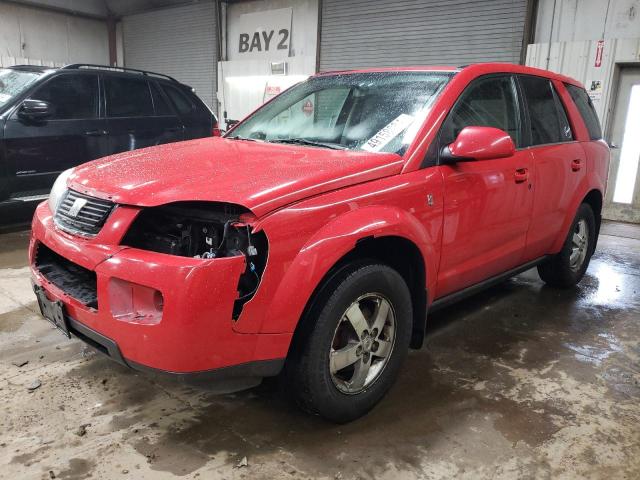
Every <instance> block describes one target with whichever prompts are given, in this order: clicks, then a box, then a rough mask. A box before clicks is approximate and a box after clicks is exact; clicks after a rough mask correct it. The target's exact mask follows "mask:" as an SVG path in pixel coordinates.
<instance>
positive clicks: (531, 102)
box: [520, 75, 573, 145]
mask: <svg viewBox="0 0 640 480" xmlns="http://www.w3.org/2000/svg"><path fill="white" fill-rule="evenodd" d="M520 85H521V86H522V90H523V94H524V97H525V99H526V102H527V106H528V109H529V121H530V125H531V144H532V145H544V144H548V143H560V142H569V141H571V140H573V132H572V131H571V126H570V125H569V120H568V119H567V113H566V112H565V110H564V106H563V105H562V102H561V101H560V98H558V94H557V93H556V92H555V89H554V88H553V85H552V83H551V81H550V80H549V79H547V78H542V77H533V76H530V75H521V76H520Z"/></svg>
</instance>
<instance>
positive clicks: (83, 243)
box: [29, 203, 291, 379]
mask: <svg viewBox="0 0 640 480" xmlns="http://www.w3.org/2000/svg"><path fill="white" fill-rule="evenodd" d="M103 240H104V237H103V238H100V237H96V238H95V239H90V240H88V239H82V238H77V237H74V236H72V235H69V234H67V233H65V232H62V231H60V230H59V229H58V228H57V227H55V226H54V224H53V219H52V216H51V213H50V211H49V209H48V206H47V205H46V203H43V204H41V205H40V206H39V207H38V209H37V210H36V213H35V216H34V220H33V224H32V237H31V243H30V248H29V258H30V265H31V269H32V276H33V282H34V284H35V285H36V286H37V287H40V288H42V289H43V292H42V294H43V295H45V296H46V298H47V299H48V300H50V301H52V302H55V301H60V302H61V303H62V307H63V308H62V309H63V312H64V315H65V318H66V320H67V323H66V324H67V325H68V330H69V333H71V334H72V335H75V336H77V337H78V338H80V339H81V340H84V341H85V342H87V343H89V344H91V345H92V346H94V347H95V348H96V349H98V350H99V351H101V352H102V353H104V354H106V355H108V356H109V357H110V358H112V359H113V360H115V361H118V362H119V363H122V364H124V365H127V366H130V367H133V368H137V369H140V370H152V371H160V372H166V373H171V374H174V375H177V376H179V377H181V378H193V379H203V378H214V379H215V378H228V377H264V376H271V375H276V374H277V373H278V372H279V371H280V369H281V368H282V365H283V363H284V357H285V356H286V353H287V350H288V346H289V342H290V340H291V334H287V333H285V334H244V333H237V332H235V331H234V329H233V324H234V320H233V307H234V301H235V300H236V299H237V298H238V291H237V285H238V278H239V277H240V275H241V274H242V273H243V271H244V270H245V268H246V265H245V259H244V258H243V257H242V256H235V257H225V258H215V259H202V258H189V257H179V256H172V255H167V254H161V253H155V252H150V251H146V250H141V249H136V248H129V247H123V246H121V245H115V246H113V245H108V244H105V243H102V242H101V241H103Z"/></svg>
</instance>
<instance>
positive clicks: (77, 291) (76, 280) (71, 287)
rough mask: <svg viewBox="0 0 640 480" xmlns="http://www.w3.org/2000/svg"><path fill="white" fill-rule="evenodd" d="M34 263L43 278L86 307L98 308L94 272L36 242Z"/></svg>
mask: <svg viewBox="0 0 640 480" xmlns="http://www.w3.org/2000/svg"><path fill="white" fill-rule="evenodd" d="M35 264H36V268H37V269H38V271H39V272H40V273H41V274H42V276H43V277H44V278H46V279H47V280H49V281H50V282H51V283H53V284H54V285H55V286H56V287H58V288H59V289H60V290H62V291H63V292H65V293H66V294H67V295H69V296H71V297H73V298H75V299H76V300H78V301H79V302H82V303H83V304H85V305H86V306H88V307H91V308H98V286H97V285H98V284H97V280H96V273H95V272H92V271H91V270H87V269H86V268H84V267H81V266H80V265H78V264H75V263H73V262H72V261H70V260H67V259H66V258H64V257H62V256H60V255H58V254H57V253H56V252H54V251H53V250H51V249H50V248H48V247H47V246H46V245H43V244H42V243H40V244H38V247H37V250H36V257H35Z"/></svg>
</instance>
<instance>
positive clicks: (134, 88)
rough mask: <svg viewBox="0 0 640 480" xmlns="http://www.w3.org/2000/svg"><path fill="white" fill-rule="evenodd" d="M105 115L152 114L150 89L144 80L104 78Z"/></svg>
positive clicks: (143, 115) (141, 115)
mask: <svg viewBox="0 0 640 480" xmlns="http://www.w3.org/2000/svg"><path fill="white" fill-rule="evenodd" d="M104 86H105V91H106V97H107V116H109V117H146V116H152V115H153V102H152V101H151V91H150V90H149V84H148V83H147V81H146V80H144V79H141V78H126V77H112V76H107V77H105V79H104Z"/></svg>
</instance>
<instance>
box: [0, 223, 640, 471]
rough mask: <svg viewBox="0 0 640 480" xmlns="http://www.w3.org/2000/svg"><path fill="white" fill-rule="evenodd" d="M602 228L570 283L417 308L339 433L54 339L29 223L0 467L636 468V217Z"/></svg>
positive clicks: (3, 303)
mask: <svg viewBox="0 0 640 480" xmlns="http://www.w3.org/2000/svg"><path fill="white" fill-rule="evenodd" d="M603 233H604V234H603V235H602V236H601V238H600V243H599V245H598V250H597V252H596V255H595V257H594V258H593V260H592V263H591V266H590V268H589V271H588V272H587V275H586V277H585V279H584V280H583V281H582V283H581V284H580V286H579V287H578V288H576V289H575V290H569V291H556V290H553V289H550V288H547V287H545V286H544V285H543V284H542V282H541V281H540V280H539V278H538V276H537V274H536V273H535V271H530V272H526V273H524V274H522V275H520V276H518V277H516V278H515V279H513V280H510V281H508V282H506V283H504V284H503V285H500V286H498V287H496V288H493V289H492V290H489V291H487V292H484V293H482V294H479V295H478V296H476V297H474V298H472V299H470V300H467V301H465V302H464V303H461V304H458V305H457V306H453V307H451V308H449V309H447V310H445V311H441V312H439V313H438V314H437V315H433V316H432V317H431V324H430V330H429V337H428V342H427V348H425V349H423V350H421V351H417V352H412V353H411V355H410V356H409V359H408V361H407V363H406V365H405V368H404V370H403V374H402V376H401V378H400V379H399V381H398V383H397V384H396V386H395V388H393V389H392V391H391V392H390V394H389V395H388V396H387V397H386V398H385V400H384V401H383V402H382V403H381V404H380V405H379V406H378V407H377V408H376V409H375V410H374V411H373V412H371V413H370V414H369V415H368V416H367V417H365V418H363V419H361V420H359V421H356V422H353V423H352V424H349V425H344V426H335V425H330V424H326V423H323V422H322V421H321V420H319V419H317V418H312V417H307V416H305V415H304V414H301V413H299V412H298V411H296V410H294V409H292V408H291V407H289V406H288V405H287V404H286V402H284V401H283V400H281V398H280V397H279V396H278V394H277V393H276V391H275V390H274V389H273V388H272V387H270V386H264V385H263V386H261V387H258V388H257V389H254V390H251V391H247V392H243V393H239V394H235V395H226V396H215V395H213V394H212V393H210V392H204V391H197V390H192V389H189V388H185V387H181V386H179V385H175V384H173V383H167V382H166V381H160V380H156V379H151V378H148V377H145V376H144V375H140V374H136V373H133V372H131V371H128V370H126V369H124V368H121V367H119V366H118V365H115V364H113V363H112V362H110V361H109V360H107V359H105V358H102V357H101V356H99V355H98V354H95V353H92V352H91V351H89V350H87V349H85V348H83V346H82V345H81V343H80V342H78V341H77V340H73V341H69V340H66V339H65V338H63V337H62V336H61V335H60V334H59V333H58V332H56V331H54V330H53V329H52V328H50V327H49V325H48V323H46V322H45V321H44V320H42V319H41V318H40V317H39V315H38V314H37V313H36V303H35V302H34V298H33V295H32V293H31V290H30V287H29V280H28V277H29V273H28V270H27V267H25V265H26V257H25V249H26V245H27V238H28V234H27V233H12V234H5V235H2V236H0V404H1V405H2V416H1V418H0V477H1V478H11V479H16V478H35V479H39V478H50V476H51V478H53V476H55V478H63V479H80V478H87V477H93V478H136V479H144V478H153V479H162V478H175V477H176V476H183V477H185V478H214V479H218V478H226V479H237V478H246V479H260V478H285V479H287V478H291V479H299V478H309V477H319V478H328V479H338V478H343V479H347V478H364V479H367V478H376V479H385V478H388V479H397V478H452V477H458V478H469V479H477V478H616V479H618V478H628V479H636V478H640V343H639V340H638V339H639V338H640V295H639V294H638V292H639V291H640V228H638V227H632V226H620V225H614V224H611V225H607V226H605V227H604V232H603ZM634 237H635V238H634ZM26 360H28V363H27V364H26V365H24V366H22V367H18V366H16V365H14V362H15V363H17V364H20V363H21V361H26ZM35 380H39V381H40V382H41V386H40V387H39V388H38V389H36V390H35V391H34V392H30V391H29V390H28V386H29V385H30V384H31V383H32V382H34V381H35ZM83 432H85V433H84V434H83ZM243 457H246V459H247V466H238V463H243V462H242V459H243ZM50 472H52V473H50Z"/></svg>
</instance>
